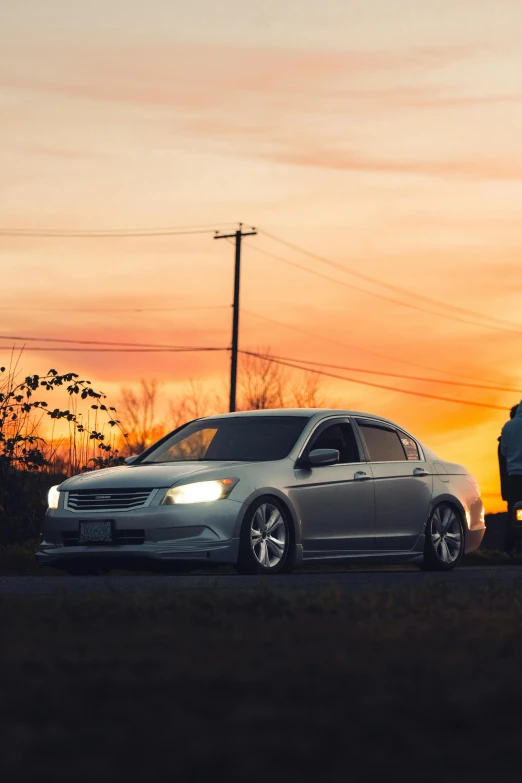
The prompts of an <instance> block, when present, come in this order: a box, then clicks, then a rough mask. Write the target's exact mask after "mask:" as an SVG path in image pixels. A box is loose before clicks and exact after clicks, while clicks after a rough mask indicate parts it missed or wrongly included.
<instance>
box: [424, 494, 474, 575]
mask: <svg viewBox="0 0 522 783" xmlns="http://www.w3.org/2000/svg"><path fill="white" fill-rule="evenodd" d="M463 554H464V526H463V524H462V518H461V516H460V514H459V513H458V512H457V511H456V510H455V509H454V508H453V507H452V506H449V505H447V504H446V503H441V505H440V506H437V507H436V508H434V509H433V511H432V512H431V515H430V518H429V520H428V523H427V525H426V540H425V543H424V560H423V562H422V565H421V568H422V569H423V570H424V571H451V570H452V569H453V568H455V566H457V565H458V564H459V563H460V561H461V560H462V556H463Z"/></svg>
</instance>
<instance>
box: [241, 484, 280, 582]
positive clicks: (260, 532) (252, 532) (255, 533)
mask: <svg viewBox="0 0 522 783" xmlns="http://www.w3.org/2000/svg"><path fill="white" fill-rule="evenodd" d="M291 546H292V543H291V538H290V525H289V522H288V512H287V510H286V509H285V508H284V506H283V504H282V503H280V502H279V501H278V500H276V498H273V497H268V496H265V497H261V498H258V499H257V500H256V501H255V502H254V503H252V505H251V506H250V508H249V509H248V511H247V512H246V514H245V517H244V519H243V525H242V527H241V536H240V541H239V556H238V560H237V564H236V571H238V573H240V574H263V575H268V574H277V573H279V572H280V571H282V570H283V569H284V570H285V571H288V564H289V563H290V559H289V552H290V547H291ZM285 565H286V566H287V567H286V568H285Z"/></svg>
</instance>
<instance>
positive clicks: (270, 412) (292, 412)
mask: <svg viewBox="0 0 522 783" xmlns="http://www.w3.org/2000/svg"><path fill="white" fill-rule="evenodd" d="M236 416H304V417H306V418H307V419H311V418H313V417H314V416H316V417H317V418H321V417H322V416H362V417H367V418H371V419H379V421H385V422H387V423H388V424H393V425H394V426H398V425H395V424H394V422H393V421H391V420H390V419H386V418H385V417H384V416H379V415H377V414H375V413H364V412H363V411H351V410H340V409H339V408H265V409H263V410H257V411H235V412H234V413H218V414H216V415H215V416H203V417H202V418H205V419H227V418H233V417H236Z"/></svg>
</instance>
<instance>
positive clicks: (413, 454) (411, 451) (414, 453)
mask: <svg viewBox="0 0 522 783" xmlns="http://www.w3.org/2000/svg"><path fill="white" fill-rule="evenodd" d="M399 438H400V439H401V443H402V445H403V448H404V451H405V452H406V457H407V459H420V454H419V448H418V446H417V444H416V443H415V441H414V440H413V438H410V437H408V435H406V434H405V433H404V432H399Z"/></svg>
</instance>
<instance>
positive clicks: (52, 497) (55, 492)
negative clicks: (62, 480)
mask: <svg viewBox="0 0 522 783" xmlns="http://www.w3.org/2000/svg"><path fill="white" fill-rule="evenodd" d="M59 486H60V485H59V484H56V485H55V486H54V487H51V489H50V490H49V494H48V495H47V505H48V506H49V508H58V504H59V502H60V491H59V489H58V487H59Z"/></svg>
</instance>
